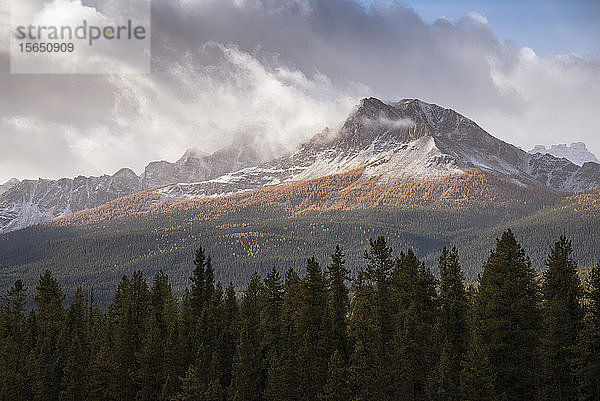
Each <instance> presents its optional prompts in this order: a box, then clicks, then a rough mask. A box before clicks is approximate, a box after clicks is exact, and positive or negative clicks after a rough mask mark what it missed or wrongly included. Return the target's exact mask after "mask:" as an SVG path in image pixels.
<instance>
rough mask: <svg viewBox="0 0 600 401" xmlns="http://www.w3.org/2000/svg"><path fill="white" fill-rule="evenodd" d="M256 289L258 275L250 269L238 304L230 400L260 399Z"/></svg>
mask: <svg viewBox="0 0 600 401" xmlns="http://www.w3.org/2000/svg"><path fill="white" fill-rule="evenodd" d="M260 288H261V282H260V278H259V277H258V274H257V273H256V272H254V273H253V274H252V277H251V278H250V283H249V284H248V288H247V290H246V292H245V293H244V298H243V299H242V302H241V305H240V313H241V324H240V339H239V343H238V346H237V352H236V355H235V362H234V365H233V382H232V387H231V399H233V400H234V401H256V400H260V399H261V398H262V391H263V383H262V378H263V377H264V376H265V375H264V374H263V372H262V366H263V365H262V358H261V347H260V342H261V341H260V333H259V324H260V295H259V294H260V291H261V290H260Z"/></svg>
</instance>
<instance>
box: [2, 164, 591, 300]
mask: <svg viewBox="0 0 600 401" xmlns="http://www.w3.org/2000/svg"><path fill="white" fill-rule="evenodd" d="M501 185H503V186H502V187H501V189H502V190H501V191H498V190H497V189H498V188H499V186H501ZM510 191H513V192H510ZM507 194H509V195H507ZM599 194H600V192H598V191H591V192H584V193H578V194H573V195H569V196H567V197H559V196H558V195H557V194H555V193H552V192H549V191H547V190H543V189H539V188H538V189H532V187H527V188H522V187H519V186H518V185H510V184H509V183H507V182H506V181H502V180H500V181H498V178H497V177H495V176H493V175H490V174H484V173H481V172H478V171H473V172H471V173H470V174H465V175H463V176H460V177H458V178H457V177H454V178H453V177H446V178H445V179H444V180H442V181H439V182H429V181H416V180H412V181H411V180H407V181H404V182H403V183H401V184H398V185H396V186H393V185H390V186H389V187H386V186H385V185H382V184H378V183H377V181H373V180H365V179H364V178H361V176H360V174H359V172H357V171H354V172H352V173H347V174H342V175H334V176H328V177H324V178H320V179H317V180H312V181H303V182H299V183H295V184H291V185H282V186H277V187H272V188H265V189H262V190H259V191H252V192H246V193H240V194H236V195H233V196H227V197H218V198H205V199H201V200H193V201H188V200H181V201H179V202H175V203H162V204H157V203H155V202H156V199H155V197H156V196H158V195H156V194H152V193H139V194H135V195H131V196H129V197H125V198H120V199H118V200H116V201H114V202H112V203H109V204H106V205H104V206H101V207H99V208H96V209H93V210H90V211H85V212H80V213H76V214H74V215H72V216H68V217H67V218H65V219H60V220H57V221H55V222H52V223H47V224H44V225H40V226H36V227H30V228H27V229H24V230H20V231H16V232H13V233H9V234H6V235H2V236H0V269H2V275H0V290H6V289H7V288H9V287H10V286H11V285H12V283H14V281H15V280H16V279H21V280H23V281H24V283H25V284H26V285H28V286H30V287H32V286H34V285H35V283H36V281H37V279H38V278H39V274H40V273H41V272H43V271H44V270H45V269H51V270H52V271H53V273H54V274H55V276H56V277H57V278H58V279H59V280H60V281H61V284H62V285H63V286H64V287H65V289H67V290H68V291H69V292H72V291H73V290H74V289H76V288H77V286H78V285H79V284H80V283H82V282H86V283H88V285H89V286H90V287H93V288H94V291H95V294H96V301H97V302H99V303H101V304H107V303H108V302H109V301H110V299H111V298H112V294H113V293H114V291H115V289H116V286H117V283H118V281H119V279H120V278H121V276H122V275H123V274H127V275H131V274H133V272H135V271H137V270H141V271H143V272H144V273H145V274H146V275H148V276H151V275H154V274H155V273H156V272H158V271H159V270H163V271H164V272H165V273H166V274H168V275H169V277H170V280H171V283H172V285H173V289H174V291H175V293H176V294H177V295H181V294H183V290H184V288H185V286H186V285H187V278H188V272H187V269H188V267H189V265H190V263H191V256H190V255H191V254H192V253H193V251H194V249H196V248H197V247H198V245H199V244H210V246H211V253H212V255H213V256H214V257H215V258H216V259H218V260H219V261H220V262H221V263H219V264H218V265H217V266H216V268H215V277H216V278H217V279H218V280H221V281H222V282H229V281H232V282H233V284H234V286H235V288H236V290H242V289H243V288H245V286H246V285H247V283H248V281H249V279H250V275H251V274H252V272H253V271H257V272H259V274H261V275H264V274H266V273H267V272H269V271H270V270H271V268H272V267H276V268H278V269H279V270H280V271H285V270H287V269H289V268H293V269H295V270H296V271H297V272H298V273H301V274H302V273H304V272H305V270H304V267H303V265H304V258H305V257H306V255H307V254H312V255H315V257H316V259H317V261H319V262H320V263H324V262H325V260H326V258H327V256H328V254H329V252H330V249H331V247H333V246H335V244H337V243H343V244H346V246H347V252H346V253H347V255H346V259H347V260H348V268H349V269H350V271H351V275H352V276H353V277H354V276H355V275H356V273H357V272H358V270H359V269H360V266H361V260H362V249H363V248H364V246H365V245H366V243H365V238H368V237H377V236H379V235H383V236H385V237H387V238H389V241H390V244H392V245H393V246H394V247H395V248H396V249H401V250H404V251H407V250H408V249H412V250H413V251H414V252H415V254H416V255H417V256H418V257H419V258H421V259H422V260H423V261H424V262H425V263H426V264H427V266H428V267H431V268H432V270H433V272H434V273H435V274H436V275H437V274H438V271H437V268H436V266H435V261H436V259H437V257H438V255H439V252H440V251H441V249H442V248H443V247H444V246H448V245H449V244H457V245H458V247H459V250H460V252H461V255H462V256H463V267H464V271H465V275H466V277H467V279H468V280H472V279H475V278H476V277H477V275H478V274H479V273H480V272H481V266H482V264H483V262H484V259H485V255H486V254H487V252H488V251H489V250H490V249H491V248H492V246H493V245H494V239H495V238H496V237H498V236H499V235H500V234H501V233H502V232H503V231H505V230H506V229H507V228H512V229H513V230H514V232H515V233H516V234H517V235H519V237H520V238H521V240H522V243H523V247H524V248H525V249H526V250H527V252H528V254H529V255H530V256H531V259H532V264H533V267H534V268H535V269H536V270H540V269H541V268H542V267H543V261H544V258H545V255H546V253H547V246H548V243H550V242H551V241H552V240H553V239H554V238H557V237H558V236H560V235H562V234H565V235H567V236H569V237H570V238H572V239H573V241H574V242H575V244H577V246H576V247H575V250H574V257H575V259H576V260H577V261H578V262H579V263H580V265H582V266H587V267H590V266H592V265H593V264H595V262H596V261H597V260H598V259H600V250H599V249H598V248H597V244H598V243H600V232H599V231H598V224H600V205H599V204H598V199H600V197H599Z"/></svg>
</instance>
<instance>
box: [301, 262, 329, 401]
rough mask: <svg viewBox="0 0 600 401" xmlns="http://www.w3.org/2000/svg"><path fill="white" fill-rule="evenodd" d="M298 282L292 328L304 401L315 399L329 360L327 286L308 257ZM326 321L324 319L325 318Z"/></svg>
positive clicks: (317, 267)
mask: <svg viewBox="0 0 600 401" xmlns="http://www.w3.org/2000/svg"><path fill="white" fill-rule="evenodd" d="M306 272H307V274H306V277H305V278H304V279H303V280H302V282H301V284H300V299H299V304H298V315H297V320H296V328H297V330H298V332H297V333H298V346H299V348H298V382H299V385H300V393H301V395H302V399H304V400H315V399H316V397H317V395H318V394H319V392H320V391H321V389H322V386H323V385H324V384H325V379H326V369H327V362H328V360H329V349H328V348H327V346H328V345H329V341H328V340H329V339H328V338H327V334H328V333H329V327H330V326H329V325H328V324H327V323H326V322H325V321H324V319H325V317H326V314H327V288H326V284H325V277H324V276H323V272H322V270H321V267H320V266H319V264H318V263H317V261H316V260H315V258H314V257H313V258H310V259H308V261H307V262H306ZM327 322H328V321H327Z"/></svg>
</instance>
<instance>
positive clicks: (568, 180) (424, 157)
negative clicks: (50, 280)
mask: <svg viewBox="0 0 600 401" xmlns="http://www.w3.org/2000/svg"><path fill="white" fill-rule="evenodd" d="M263 157H264V156H262V157H261V155H260V153H259V152H258V151H256V147H252V146H247V145H246V144H243V143H242V144H238V145H234V146H231V147H229V148H226V149H223V150H221V151H218V152H215V153H213V154H211V155H207V154H204V153H202V152H200V151H198V150H189V151H188V152H186V153H185V154H184V155H183V157H182V158H181V159H179V160H178V161H177V162H175V163H169V162H165V161H162V162H153V163H150V164H149V165H148V167H146V170H145V172H144V174H143V175H142V176H141V177H138V176H136V175H135V174H134V173H133V172H132V171H131V170H125V171H126V172H125V173H121V175H122V176H123V177H120V178H119V177H116V175H115V176H113V177H110V176H103V177H91V178H85V177H78V178H76V179H74V180H70V179H62V180H58V181H49V180H38V181H24V182H22V183H19V184H17V185H15V186H14V187H12V188H11V189H9V190H7V191H6V192H5V193H3V194H0V234H1V233H2V232H7V231H11V230H15V229H19V228H22V227H26V226H28V225H31V224H36V223H40V222H43V221H47V220H51V219H53V218H56V217H60V216H64V215H66V214H69V213H72V212H75V211H79V210H83V209H87V208H92V207H95V206H98V205H100V204H102V203H105V202H107V201H109V200H111V199H115V198H116V197H119V196H123V195H127V194H131V193H133V192H136V191H140V190H142V189H148V188H155V187H156V188H157V189H156V190H155V192H156V193H158V194H159V195H160V201H163V200H166V199H191V198H197V197H208V196H224V195H228V194H233V193H238V192H241V191H248V190H254V189H258V188H263V187H265V186H273V185H279V184H286V183H293V182H299V181H304V180H309V179H314V178H320V177H325V176H329V175H333V174H339V173H344V172H348V171H351V170H354V169H357V168H359V167H364V169H363V170H362V171H363V174H365V175H366V176H368V177H374V178H376V179H377V180H379V182H383V183H388V182H393V181H398V180H405V179H418V180H427V181H434V180H438V179H440V178H443V177H448V176H456V175H461V174H463V173H464V172H466V171H467V170H472V169H477V170H483V171H485V172H489V173H492V174H494V175H496V176H497V177H498V178H499V179H501V180H504V181H505V182H506V183H509V184H510V185H513V186H514V185H517V186H529V185H534V186H538V185H539V186H544V187H546V188H548V189H551V190H553V191H557V192H575V191H583V190H588V189H593V188H598V187H600V164H596V163H585V164H583V165H582V166H578V165H576V164H574V163H572V162H570V161H568V160H567V159H564V158H557V157H554V156H552V155H550V154H539V153H536V154H533V155H532V154H529V153H526V152H524V151H523V150H521V149H519V148H517V147H516V146H514V145H511V144H508V143H506V142H503V141H501V140H499V139H497V138H495V137H493V136H492V135H490V134H489V133H487V132H486V131H484V130H483V129H482V128H481V127H479V126H478V125H477V124H476V123H475V122H474V121H472V120H470V119H468V118H466V117H464V116H462V115H460V114H459V113H457V112H455V111H454V110H451V109H446V108H443V107H440V106H437V105H434V104H429V103H425V102H423V101H420V100H418V99H404V100H401V101H400V102H397V103H392V104H386V103H383V102H382V101H380V100H378V99H375V98H368V99H363V100H361V101H360V103H359V104H358V105H357V106H356V107H355V108H354V110H353V111H352V112H351V113H350V115H349V116H348V117H347V119H346V120H345V121H344V122H343V123H342V124H341V125H340V127H338V128H337V129H335V130H329V129H325V130H324V131H322V132H321V133H319V134H317V135H315V136H314V137H313V138H312V139H311V140H310V141H308V142H307V143H304V144H302V145H301V146H299V147H298V148H297V149H296V151H295V152H293V153H292V154H289V155H285V156H282V157H279V158H276V159H274V160H271V161H267V162H262V163H261V161H262V158H263ZM122 171H123V170H122ZM117 174H119V173H117ZM165 184H167V185H165ZM161 185H162V186H161Z"/></svg>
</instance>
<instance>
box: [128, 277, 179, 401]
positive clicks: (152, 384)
mask: <svg viewBox="0 0 600 401" xmlns="http://www.w3.org/2000/svg"><path fill="white" fill-rule="evenodd" d="M150 296H151V303H150V305H149V306H150V311H149V316H148V320H147V324H146V332H145V335H144V337H143V339H142V345H141V349H140V352H139V354H138V360H139V363H140V372H139V379H140V389H139V390H138V393H137V399H139V400H149V401H150V400H158V399H159V397H160V395H161V393H162V390H163V386H164V384H165V380H166V376H167V372H166V371H165V360H164V358H165V354H166V347H167V341H168V340H169V338H170V334H171V333H170V331H171V330H172V329H173V327H174V325H175V324H176V317H177V300H176V299H175V297H174V296H173V291H172V288H171V285H170V284H169V279H168V277H167V275H165V274H164V273H163V272H162V271H160V272H158V273H156V275H155V276H154V279H153V282H152V289H151V294H150Z"/></svg>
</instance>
